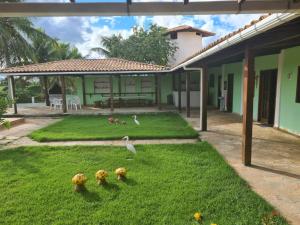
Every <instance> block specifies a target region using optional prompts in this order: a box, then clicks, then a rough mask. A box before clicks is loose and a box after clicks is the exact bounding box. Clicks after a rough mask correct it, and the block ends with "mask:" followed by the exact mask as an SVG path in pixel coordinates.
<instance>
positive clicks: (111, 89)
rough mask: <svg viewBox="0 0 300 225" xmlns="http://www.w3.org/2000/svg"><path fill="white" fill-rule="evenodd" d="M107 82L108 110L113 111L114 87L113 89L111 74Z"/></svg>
mask: <svg viewBox="0 0 300 225" xmlns="http://www.w3.org/2000/svg"><path fill="white" fill-rule="evenodd" d="M109 83H110V89H109V90H110V111H111V112H113V111H114V89H113V76H112V75H110V76H109Z"/></svg>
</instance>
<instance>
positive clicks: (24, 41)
mask: <svg viewBox="0 0 300 225" xmlns="http://www.w3.org/2000/svg"><path fill="white" fill-rule="evenodd" d="M1 1H2V2H3V0H0V2H1ZM36 37H41V38H44V39H51V38H50V37H49V36H48V35H46V34H45V33H44V32H42V31H41V30H38V29H36V28H34V27H33V25H32V22H31V21H30V20H29V19H27V18H17V17H14V18H11V17H3V18H0V67H3V66H6V67H9V66H13V65H22V64H28V63H32V62H36V58H35V51H34V47H33V39H34V38H36Z"/></svg>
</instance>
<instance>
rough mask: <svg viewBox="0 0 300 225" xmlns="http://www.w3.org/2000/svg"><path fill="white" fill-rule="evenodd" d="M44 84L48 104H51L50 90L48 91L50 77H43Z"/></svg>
mask: <svg viewBox="0 0 300 225" xmlns="http://www.w3.org/2000/svg"><path fill="white" fill-rule="evenodd" d="M43 84H44V96H45V101H46V106H50V99H49V92H48V77H47V76H44V77H43Z"/></svg>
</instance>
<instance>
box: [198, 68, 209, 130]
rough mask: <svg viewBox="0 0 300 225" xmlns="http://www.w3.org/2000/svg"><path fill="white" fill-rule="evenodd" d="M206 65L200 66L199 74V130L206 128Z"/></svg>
mask: <svg viewBox="0 0 300 225" xmlns="http://www.w3.org/2000/svg"><path fill="white" fill-rule="evenodd" d="M207 77H208V74H207V66H206V65H204V66H203V67H202V72H201V74H200V130H201V131H206V130H207V95H208V87H207V86H208V81H207Z"/></svg>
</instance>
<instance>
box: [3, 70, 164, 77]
mask: <svg viewBox="0 0 300 225" xmlns="http://www.w3.org/2000/svg"><path fill="white" fill-rule="evenodd" d="M168 72H170V70H161V71H107V72H105V71H103V72H88V71H84V72H81V71H80V72H26V73H23V72H20V73H1V72H0V75H1V76H82V75H86V76H87V75H92V76H96V75H136V74H158V73H168Z"/></svg>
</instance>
